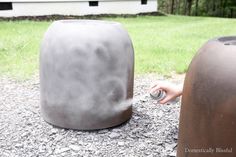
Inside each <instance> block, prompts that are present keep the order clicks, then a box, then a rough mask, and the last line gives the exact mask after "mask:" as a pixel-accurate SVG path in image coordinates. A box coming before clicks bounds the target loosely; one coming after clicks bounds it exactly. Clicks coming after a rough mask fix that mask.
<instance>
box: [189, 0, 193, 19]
mask: <svg viewBox="0 0 236 157" xmlns="http://www.w3.org/2000/svg"><path fill="white" fill-rule="evenodd" d="M192 2H193V1H192V0H188V15H189V16H190V15H191V10H192Z"/></svg>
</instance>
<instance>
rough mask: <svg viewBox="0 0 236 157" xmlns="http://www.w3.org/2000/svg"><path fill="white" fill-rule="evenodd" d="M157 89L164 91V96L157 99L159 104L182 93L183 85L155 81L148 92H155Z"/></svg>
mask: <svg viewBox="0 0 236 157" xmlns="http://www.w3.org/2000/svg"><path fill="white" fill-rule="evenodd" d="M158 90H163V91H164V92H165V93H166V96H165V97H164V98H163V99H162V100H160V101H159V103H160V104H165V103H167V102H169V101H171V100H174V99H175V98H177V97H178V96H180V95H181V94H182V91H183V85H180V86H177V85H174V84H171V83H167V82H157V83H156V84H155V85H153V86H152V87H151V88H150V90H149V92H150V93H153V92H157V91H158Z"/></svg>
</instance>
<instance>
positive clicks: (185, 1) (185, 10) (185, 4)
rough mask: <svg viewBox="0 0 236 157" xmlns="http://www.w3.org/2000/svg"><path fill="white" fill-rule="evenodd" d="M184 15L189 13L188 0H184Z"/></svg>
mask: <svg viewBox="0 0 236 157" xmlns="http://www.w3.org/2000/svg"><path fill="white" fill-rule="evenodd" d="M184 15H187V0H184Z"/></svg>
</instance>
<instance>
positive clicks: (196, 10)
mask: <svg viewBox="0 0 236 157" xmlns="http://www.w3.org/2000/svg"><path fill="white" fill-rule="evenodd" d="M198 2H199V0H196V8H195V16H198Z"/></svg>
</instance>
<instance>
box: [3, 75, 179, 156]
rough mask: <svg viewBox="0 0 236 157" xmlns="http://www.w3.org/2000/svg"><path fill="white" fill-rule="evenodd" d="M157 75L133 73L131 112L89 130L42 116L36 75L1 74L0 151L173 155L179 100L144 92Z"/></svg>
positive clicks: (10, 154)
mask: <svg viewBox="0 0 236 157" xmlns="http://www.w3.org/2000/svg"><path fill="white" fill-rule="evenodd" d="M160 79H163V78H161V77H159V76H156V75H145V76H144V75H142V76H136V77H135V87H134V97H135V98H134V104H133V116H132V118H131V119H130V120H129V121H128V122H126V123H125V124H122V125H120V126H118V127H114V128H110V129H103V130H97V131H90V132H88V131H77V130H69V129H61V128H57V127H54V126H52V125H50V124H48V123H46V122H45V121H44V120H43V119H42V117H41V116H40V109H39V81H38V77H37V76H36V77H35V78H34V79H31V80H28V81H24V82H17V81H15V80H12V79H9V78H4V77H2V78H0V95H1V96H0V156H1V157H31V156H32V157H36V156H38V157H46V156H50V157H54V156H55V157H62V156H63V157H73V156H76V157H80V156H85V157H86V156H91V157H96V156H98V157H100V156H103V157H110V156H112V157H116V156H117V157H118V156H119V157H121V156H128V157H129V156H130V157H134V156H135V157H138V156H145V157H146V156H157V157H168V156H169V157H171V156H175V155H176V147H177V137H178V136H177V135H178V119H179V110H180V103H179V102H178V101H177V102H176V103H174V104H170V105H160V104H156V102H155V101H154V100H151V99H150V98H149V96H147V95H144V94H145V93H146V90H147V89H148V87H149V86H150V84H151V83H153V82H154V81H155V80H160ZM169 81H176V80H169ZM179 82H182V79H179V80H177V82H176V83H179Z"/></svg>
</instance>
